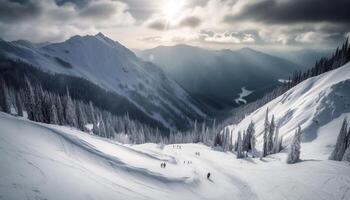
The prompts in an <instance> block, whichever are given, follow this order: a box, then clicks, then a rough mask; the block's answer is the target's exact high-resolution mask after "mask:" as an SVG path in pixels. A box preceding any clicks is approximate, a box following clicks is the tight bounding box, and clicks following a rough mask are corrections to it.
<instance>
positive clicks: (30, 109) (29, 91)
mask: <svg viewBox="0 0 350 200" xmlns="http://www.w3.org/2000/svg"><path fill="white" fill-rule="evenodd" d="M24 82H25V95H24V96H25V99H24V105H25V110H26V111H27V115H28V119H29V120H34V118H35V117H34V116H35V113H34V111H35V96H34V90H33V87H32V84H31V83H30V81H29V79H28V77H27V76H24Z"/></svg>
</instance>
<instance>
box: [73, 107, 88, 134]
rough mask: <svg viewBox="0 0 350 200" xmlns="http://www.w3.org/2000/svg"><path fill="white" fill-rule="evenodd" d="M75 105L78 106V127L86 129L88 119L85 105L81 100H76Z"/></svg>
mask: <svg viewBox="0 0 350 200" xmlns="http://www.w3.org/2000/svg"><path fill="white" fill-rule="evenodd" d="M75 107H76V114H77V123H78V128H79V129H80V130H82V131H85V129H86V128H85V125H86V124H87V119H86V114H85V111H84V109H83V105H82V103H81V102H76V104H75Z"/></svg>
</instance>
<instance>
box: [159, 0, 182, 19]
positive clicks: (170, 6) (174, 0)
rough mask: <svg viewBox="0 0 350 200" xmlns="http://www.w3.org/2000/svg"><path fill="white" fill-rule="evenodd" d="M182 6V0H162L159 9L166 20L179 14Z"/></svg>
mask: <svg viewBox="0 0 350 200" xmlns="http://www.w3.org/2000/svg"><path fill="white" fill-rule="evenodd" d="M183 6H184V1H183V0H164V1H163V5H162V8H161V11H162V14H163V15H164V16H165V18H166V19H167V20H168V21H172V20H175V19H176V18H177V17H179V16H180V14H181V10H182V9H183Z"/></svg>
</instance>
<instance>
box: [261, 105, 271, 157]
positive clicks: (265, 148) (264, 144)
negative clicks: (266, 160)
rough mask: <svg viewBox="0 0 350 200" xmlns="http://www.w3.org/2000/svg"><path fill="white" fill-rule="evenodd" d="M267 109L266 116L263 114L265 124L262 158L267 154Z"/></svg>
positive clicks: (268, 124) (267, 109)
mask: <svg viewBox="0 0 350 200" xmlns="http://www.w3.org/2000/svg"><path fill="white" fill-rule="evenodd" d="M269 126H270V123H269V108H266V114H265V123H264V137H263V150H262V157H265V156H267V153H268V147H267V140H268V139H267V138H268V134H269V129H270V128H269Z"/></svg>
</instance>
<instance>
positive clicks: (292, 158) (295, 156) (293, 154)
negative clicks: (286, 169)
mask: <svg viewBox="0 0 350 200" xmlns="http://www.w3.org/2000/svg"><path fill="white" fill-rule="evenodd" d="M300 143H301V127H300V125H298V129H297V130H296V131H295V135H294V137H293V140H292V143H291V146H290V151H289V154H288V157H287V163H288V164H293V163H296V162H298V161H300Z"/></svg>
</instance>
